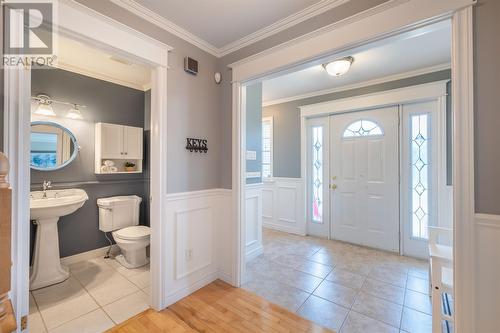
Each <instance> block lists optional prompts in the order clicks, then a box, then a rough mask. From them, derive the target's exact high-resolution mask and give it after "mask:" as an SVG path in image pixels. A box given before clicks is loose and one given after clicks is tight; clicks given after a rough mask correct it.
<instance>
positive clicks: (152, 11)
mask: <svg viewBox="0 0 500 333" xmlns="http://www.w3.org/2000/svg"><path fill="white" fill-rule="evenodd" d="M111 1H112V2H113V3H115V4H117V5H119V6H122V7H124V8H126V9H127V10H129V11H131V12H133V13H135V14H136V15H139V16H141V17H143V18H144V19H146V20H148V21H150V22H152V23H153V24H156V25H159V26H161V27H162V28H165V29H166V30H167V31H169V32H171V33H173V34H175V35H177V36H179V37H181V38H183V39H186V40H188V41H189V42H191V43H193V44H195V45H197V46H199V47H201V48H203V49H205V50H206V51H208V52H210V53H212V54H214V55H217V56H222V55H224V54H227V53H228V52H232V51H234V50H236V49H238V48H241V47H243V46H245V45H248V44H250V43H253V42H255V41H257V40H260V39H263V38H265V37H267V36H269V35H272V34H274V33H277V32H279V31H282V30H284V29H286V28H288V27H290V26H293V25H295V24H298V23H300V22H303V21H304V20H306V19H308V18H310V17H313V16H315V15H319V14H321V13H323V12H325V11H327V10H330V9H332V8H334V7H336V6H339V5H341V4H342V3H345V2H347V1H350V0H271V1H270V0H111Z"/></svg>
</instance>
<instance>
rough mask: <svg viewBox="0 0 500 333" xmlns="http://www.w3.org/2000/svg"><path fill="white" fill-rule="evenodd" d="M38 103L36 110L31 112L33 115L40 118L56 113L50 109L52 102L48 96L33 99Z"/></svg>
mask: <svg viewBox="0 0 500 333" xmlns="http://www.w3.org/2000/svg"><path fill="white" fill-rule="evenodd" d="M33 99H35V100H36V101H37V103H38V106H37V107H36V110H35V111H34V112H33V113H34V114H37V115H40V116H55V115H56V113H55V112H54V109H53V108H52V100H51V99H50V97H49V96H47V95H38V96H36V97H34V98H33Z"/></svg>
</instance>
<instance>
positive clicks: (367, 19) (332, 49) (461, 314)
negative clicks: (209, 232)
mask: <svg viewBox="0 0 500 333" xmlns="http://www.w3.org/2000/svg"><path fill="white" fill-rule="evenodd" d="M474 3H475V1H474V0H441V1H434V0H404V1H403V0H402V1H398V0H395V1H388V2H386V3H385V4H386V6H385V7H384V6H383V5H382V6H378V7H377V10H372V11H365V12H364V13H363V14H361V15H355V16H353V17H350V18H348V19H345V20H342V21H341V22H338V23H336V24H334V25H332V26H330V27H329V28H328V29H325V30H321V32H318V31H317V32H314V33H312V34H308V35H306V36H304V37H302V38H299V39H296V40H293V41H291V42H289V43H284V44H281V45H279V46H277V47H274V48H271V49H269V50H267V51H264V52H261V53H259V54H256V55H254V56H251V57H248V58H246V59H243V60H242V61H239V62H237V63H234V64H232V65H231V66H230V67H231V68H232V69H233V71H232V74H233V78H232V79H233V80H232V81H233V83H232V85H233V113H232V115H233V117H232V119H233V150H232V153H233V154H232V156H233V157H232V158H233V178H232V180H233V190H234V193H233V197H234V201H233V205H234V212H235V215H234V218H235V223H234V224H235V229H234V233H233V240H234V241H235V243H234V250H233V253H235V254H236V257H235V260H236V261H235V262H234V263H233V267H234V285H235V286H240V283H241V275H242V274H244V265H243V263H244V262H245V261H244V257H242V256H241V245H242V243H243V244H244V238H242V235H241V229H242V227H244V226H245V225H244V223H245V221H244V216H245V215H244V214H241V212H242V211H243V212H244V209H245V207H244V203H242V202H241V194H242V193H241V192H242V190H241V189H242V184H244V179H242V178H241V174H242V172H243V173H244V171H245V167H244V165H243V164H242V163H241V160H242V158H244V152H245V144H244V140H242V138H244V137H245V113H246V110H245V106H244V103H243V104H242V103H241V102H242V99H241V93H242V89H241V84H242V82H249V81H251V80H254V79H257V78H262V77H265V76H268V75H271V74H274V73H277V72H280V71H284V70H286V69H289V68H296V67H297V66H299V65H304V64H306V63H308V62H311V61H314V60H315V59H318V58H320V57H324V56H325V55H337V54H339V53H341V52H345V51H346V50H348V49H350V48H354V47H358V46H361V45H365V44H366V43H368V42H373V41H375V40H379V39H381V38H385V37H389V36H396V35H397V34H400V33H402V32H406V31H410V30H412V29H415V28H416V27H422V26H425V25H429V24H431V23H435V22H438V21H441V20H443V19H448V18H450V17H453V20H452V30H453V37H452V48H453V56H452V80H453V96H454V158H453V168H454V186H455V191H454V232H455V234H454V239H455V252H454V260H455V261H454V264H455V266H454V271H455V275H454V276H455V281H454V282H455V283H454V285H455V309H456V322H455V331H456V332H457V333H466V332H473V331H474V329H475V326H474V324H475V315H476V314H475V309H476V308H477V307H476V302H475V298H474V296H475V290H474V276H473V274H474V272H475V270H474V266H473V263H474V259H475V258H474V254H475V251H474V246H475V243H474V239H473V237H474V236H475V235H474V230H473V226H472V221H473V212H474V186H473V185H474V169H473V166H474V146H473V143H474V141H473V133H474V132H473V63H472V52H473V50H474V48H473V43H472V41H473V35H472V29H473V25H472V5H473V4H474ZM367 27H369V29H368V28H367ZM243 101H244V100H243Z"/></svg>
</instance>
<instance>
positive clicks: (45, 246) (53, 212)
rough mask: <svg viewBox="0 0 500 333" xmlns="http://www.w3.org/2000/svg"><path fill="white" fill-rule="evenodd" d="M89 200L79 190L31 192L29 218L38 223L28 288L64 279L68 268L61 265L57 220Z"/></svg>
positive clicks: (36, 287)
mask: <svg viewBox="0 0 500 333" xmlns="http://www.w3.org/2000/svg"><path fill="white" fill-rule="evenodd" d="M88 199H89V197H88V195H87V193H86V192H85V191H84V190H81V189H68V190H51V191H46V193H45V195H44V193H43V191H36V192H31V194H30V218H31V220H35V221H36V224H37V225H38V227H37V229H36V239H35V253H34V256H33V266H32V270H31V274H30V290H35V289H39V288H43V287H47V286H50V285H53V284H56V283H59V282H62V281H64V280H66V279H67V278H68V277H69V271H68V269H67V268H66V267H63V266H62V265H61V260H60V254H59V235H58V232H57V221H59V218H60V217H61V216H66V215H69V214H72V213H74V212H76V211H77V210H78V209H80V208H81V207H82V206H83V205H84V204H85V201H87V200H88Z"/></svg>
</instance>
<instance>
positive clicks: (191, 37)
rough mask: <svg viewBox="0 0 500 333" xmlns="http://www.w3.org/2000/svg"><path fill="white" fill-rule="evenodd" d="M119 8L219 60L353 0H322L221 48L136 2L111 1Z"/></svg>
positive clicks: (131, 0)
mask: <svg viewBox="0 0 500 333" xmlns="http://www.w3.org/2000/svg"><path fill="white" fill-rule="evenodd" d="M110 1H111V2H112V3H114V4H115V5H117V6H120V7H122V8H124V9H126V10H128V11H129V12H131V13H133V14H135V15H137V16H139V17H140V18H142V19H144V20H146V21H148V22H150V23H152V24H154V25H156V26H158V27H160V28H162V29H164V30H165V31H168V32H169V33H171V34H173V35H175V36H177V37H179V38H181V39H183V40H185V41H187V42H188V43H191V44H193V45H194V46H196V47H198V48H200V49H202V50H203V51H205V52H208V53H210V54H211V55H213V56H216V57H218V58H220V57H223V56H225V55H228V54H231V53H233V52H236V51H238V50H240V49H242V48H244V47H245V46H248V45H251V44H254V43H256V42H258V41H260V40H263V39H265V38H267V37H270V36H272V35H275V34H277V33H279V32H281V31H284V30H286V29H288V28H290V27H293V26H295V25H297V24H299V23H301V22H304V21H306V20H308V19H310V18H312V17H314V16H317V15H320V14H322V13H325V12H327V11H329V10H331V9H333V8H335V7H338V6H340V5H343V4H345V3H347V2H349V1H351V0H321V1H319V2H317V3H315V4H313V5H311V6H309V7H307V8H304V9H303V10H301V11H299V12H297V13H294V14H292V15H290V16H288V17H286V18H284V19H281V20H279V21H277V22H275V23H273V24H271V25H269V26H267V27H264V28H262V29H259V30H257V31H255V32H253V33H251V34H249V35H247V36H245V37H242V38H240V39H238V40H236V41H234V42H231V43H228V44H226V45H224V46H222V47H217V46H215V45H213V44H211V43H209V42H207V41H206V40H204V39H203V38H201V37H198V36H196V35H195V34H193V33H191V32H189V31H188V30H186V29H184V28H182V27H180V26H178V25H177V24H175V23H173V22H172V21H170V20H168V19H166V18H165V17H163V16H161V15H159V14H157V13H155V12H154V11H152V10H150V9H148V8H146V7H144V6H143V5H141V4H138V3H137V2H136V1H134V0H110Z"/></svg>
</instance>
